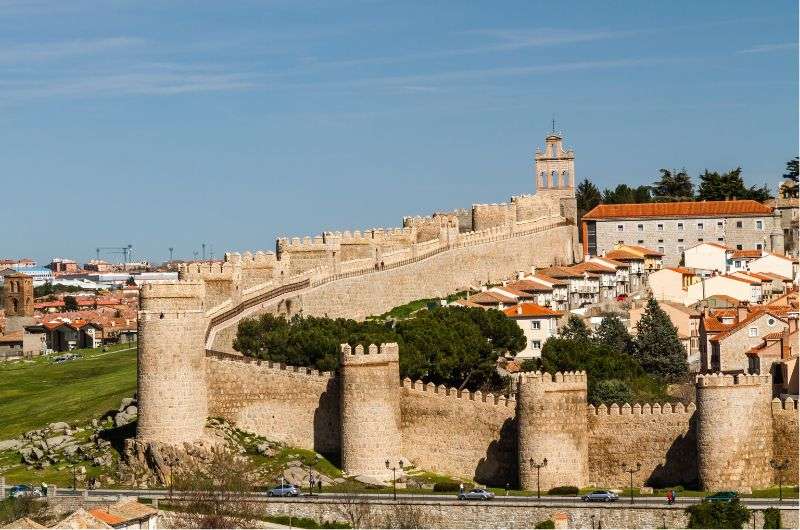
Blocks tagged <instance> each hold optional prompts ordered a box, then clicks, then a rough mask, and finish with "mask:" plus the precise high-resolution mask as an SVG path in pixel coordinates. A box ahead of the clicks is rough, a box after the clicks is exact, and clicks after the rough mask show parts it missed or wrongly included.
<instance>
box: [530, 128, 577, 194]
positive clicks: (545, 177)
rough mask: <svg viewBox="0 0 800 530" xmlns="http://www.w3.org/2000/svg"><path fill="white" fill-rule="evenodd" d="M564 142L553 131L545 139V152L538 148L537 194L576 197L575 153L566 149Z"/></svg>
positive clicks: (536, 165)
mask: <svg viewBox="0 0 800 530" xmlns="http://www.w3.org/2000/svg"><path fill="white" fill-rule="evenodd" d="M562 141H563V139H562V137H561V135H560V134H559V133H557V132H555V131H553V132H552V133H550V134H549V135H548V136H547V138H545V148H544V151H542V150H540V149H539V148H538V147H537V148H536V154H535V155H534V167H535V171H536V191H537V193H542V192H545V193H548V194H553V193H554V194H556V195H559V196H574V195H575V153H574V152H573V151H572V149H565V148H564V145H563V143H562Z"/></svg>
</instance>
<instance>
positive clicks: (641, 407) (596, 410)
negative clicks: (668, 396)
mask: <svg viewBox="0 0 800 530" xmlns="http://www.w3.org/2000/svg"><path fill="white" fill-rule="evenodd" d="M695 410H697V406H696V405H695V404H694V402H690V403H689V404H688V405H684V404H683V403H680V402H679V403H664V404H663V405H662V404H661V403H652V404H650V403H644V404H640V403H634V404H633V406H631V404H630V403H624V404H623V405H622V406H619V405H618V404H616V403H612V404H611V405H610V406H607V405H605V404H603V403H601V404H600V405H598V406H597V407H595V406H594V405H588V406H587V411H588V413H589V415H590V416H627V415H643V414H644V415H663V414H685V415H686V416H691V415H692V414H694V412H695Z"/></svg>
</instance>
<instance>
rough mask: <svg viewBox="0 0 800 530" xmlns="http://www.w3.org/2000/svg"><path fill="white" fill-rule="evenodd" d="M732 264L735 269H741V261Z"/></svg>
mask: <svg viewBox="0 0 800 530" xmlns="http://www.w3.org/2000/svg"><path fill="white" fill-rule="evenodd" d="M733 263H734V265H736V268H737V269H741V268H742V262H741V261H738V260H737V261H734V262H733Z"/></svg>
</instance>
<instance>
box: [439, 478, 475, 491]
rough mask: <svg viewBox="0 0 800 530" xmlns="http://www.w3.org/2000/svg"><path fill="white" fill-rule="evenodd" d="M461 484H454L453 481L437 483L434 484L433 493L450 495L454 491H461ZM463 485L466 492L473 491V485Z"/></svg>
mask: <svg viewBox="0 0 800 530" xmlns="http://www.w3.org/2000/svg"><path fill="white" fill-rule="evenodd" d="M459 484H460V483H459V482H453V481H450V480H444V481H442V482H437V483H436V484H434V485H433V491H438V492H440V493H443V492H448V493H449V492H454V491H460V490H459V487H458V486H459ZM463 484H464V491H469V490H471V489H472V484H471V483H466V482H464V483H463Z"/></svg>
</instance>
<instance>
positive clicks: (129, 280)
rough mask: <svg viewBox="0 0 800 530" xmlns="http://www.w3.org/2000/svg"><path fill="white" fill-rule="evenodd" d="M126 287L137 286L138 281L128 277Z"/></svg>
mask: <svg viewBox="0 0 800 530" xmlns="http://www.w3.org/2000/svg"><path fill="white" fill-rule="evenodd" d="M125 285H128V286H130V285H136V280H134V279H133V276H128V279H127V280H126V281H125Z"/></svg>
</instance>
